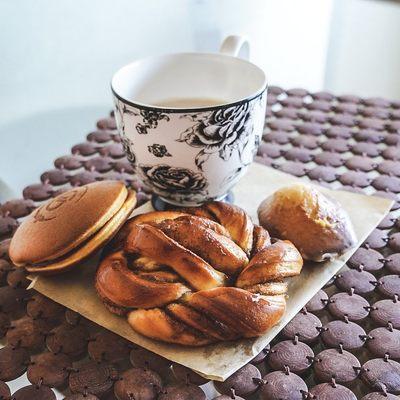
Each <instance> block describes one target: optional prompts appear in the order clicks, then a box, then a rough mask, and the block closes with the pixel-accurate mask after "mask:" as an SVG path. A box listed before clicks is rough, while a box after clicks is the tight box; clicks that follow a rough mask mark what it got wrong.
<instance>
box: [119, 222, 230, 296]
mask: <svg viewBox="0 0 400 400" xmlns="http://www.w3.org/2000/svg"><path fill="white" fill-rule="evenodd" d="M125 251H126V252H128V253H133V254H140V255H143V256H146V257H151V258H152V259H153V260H154V261H156V262H157V263H159V264H161V265H167V266H169V267H171V268H172V269H173V270H174V271H176V272H177V273H178V274H179V275H181V276H182V278H183V279H185V281H186V282H188V284H189V285H190V286H191V287H193V288H194V289H197V290H201V289H210V288H213V287H217V286H222V285H224V283H225V282H226V276H225V275H224V274H223V273H221V272H218V271H217V270H215V269H214V268H213V267H212V266H211V265H210V264H208V263H207V262H206V261H204V260H203V259H202V258H200V257H199V256H197V255H196V254H194V253H193V252H191V251H190V250H188V249H186V248H184V247H183V246H181V245H180V244H179V243H177V242H176V241H175V240H173V239H171V238H169V237H168V236H167V235H165V233H163V232H162V231H160V230H159V229H157V228H155V227H154V226H151V225H147V224H144V225H136V224H134V225H133V226H132V230H131V232H130V234H129V236H128V238H127V240H126V243H125Z"/></svg>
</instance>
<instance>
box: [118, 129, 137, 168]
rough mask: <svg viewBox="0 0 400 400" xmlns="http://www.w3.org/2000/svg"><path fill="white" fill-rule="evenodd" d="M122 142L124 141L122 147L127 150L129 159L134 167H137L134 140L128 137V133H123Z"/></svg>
mask: <svg viewBox="0 0 400 400" xmlns="http://www.w3.org/2000/svg"><path fill="white" fill-rule="evenodd" d="M121 143H122V147H123V149H124V151H125V154H126V158H127V160H128V161H129V162H130V163H131V164H132V166H133V167H135V166H136V155H135V152H134V151H133V142H132V140H130V139H129V138H127V137H126V135H124V134H122V135H121Z"/></svg>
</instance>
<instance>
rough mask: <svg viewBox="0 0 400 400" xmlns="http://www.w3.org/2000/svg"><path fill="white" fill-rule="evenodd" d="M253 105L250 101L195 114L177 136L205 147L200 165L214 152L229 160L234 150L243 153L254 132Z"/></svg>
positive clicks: (181, 140)
mask: <svg viewBox="0 0 400 400" xmlns="http://www.w3.org/2000/svg"><path fill="white" fill-rule="evenodd" d="M250 116H251V106H250V103H249V102H246V103H243V104H239V105H238V106H232V107H229V108H225V109H224V108H223V109H218V110H215V111H212V112H211V113H204V114H198V115H194V119H195V121H196V123H195V124H194V125H193V126H191V127H190V128H188V129H186V130H185V131H184V132H183V133H182V134H181V136H180V138H179V139H177V141H178V142H186V143H187V144H188V145H189V146H192V147H199V148H201V150H200V152H199V153H198V154H197V156H196V159H195V162H196V165H197V167H198V168H199V169H203V164H204V163H205V162H206V161H207V160H208V158H209V156H210V155H211V154H213V153H217V152H218V154H219V156H220V157H221V158H222V159H223V160H225V161H227V160H229V158H230V157H231V156H232V153H233V151H234V150H237V151H239V155H241V152H242V150H243V148H244V146H245V145H246V141H247V138H248V136H249V135H250V134H251V132H252V124H251V123H250V122H251V117H250Z"/></svg>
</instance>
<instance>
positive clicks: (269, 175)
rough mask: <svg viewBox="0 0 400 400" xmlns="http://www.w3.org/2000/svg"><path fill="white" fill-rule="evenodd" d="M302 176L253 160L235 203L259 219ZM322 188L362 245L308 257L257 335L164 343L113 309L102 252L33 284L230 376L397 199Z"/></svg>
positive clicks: (172, 354)
mask: <svg viewBox="0 0 400 400" xmlns="http://www.w3.org/2000/svg"><path fill="white" fill-rule="evenodd" d="M299 181H300V179H298V178H294V177H293V176H291V175H287V174H284V173H282V172H279V171H276V170H274V169H271V168H268V167H265V166H263V165H260V164H253V165H252V166H251V167H250V169H249V172H248V173H247V175H246V176H245V177H243V178H242V180H241V181H240V182H239V184H238V185H237V186H236V187H235V189H234V196H235V204H237V205H239V206H241V207H243V208H244V209H245V210H246V211H247V212H248V213H249V214H250V215H251V216H252V217H253V219H254V220H255V221H257V207H258V205H259V204H260V202H261V201H262V200H263V199H264V198H265V197H267V196H268V195H270V194H272V193H273V192H274V191H275V190H277V189H278V188H279V187H281V186H285V185H288V184H290V183H294V182H299ZM319 189H320V190H321V191H323V192H325V193H327V194H329V195H330V196H331V197H333V198H335V199H336V200H338V201H339V202H340V203H341V204H342V206H343V207H344V208H345V209H346V210H347V211H348V213H349V215H350V217H351V220H352V222H353V225H354V228H355V231H356V234H357V239H358V245H357V246H356V247H355V248H354V249H352V250H350V251H348V252H347V253H346V254H344V255H343V256H341V257H340V258H337V259H335V260H333V261H330V262H325V263H323V264H312V263H307V264H306V265H305V266H304V268H303V271H302V273H301V274H300V276H298V277H295V278H292V279H290V284H289V291H288V295H289V298H288V302H287V310H286V313H285V315H284V317H283V318H282V320H281V321H280V323H279V324H278V325H276V326H275V327H273V328H272V329H270V330H269V331H268V332H267V333H266V334H265V335H264V336H262V337H259V338H257V339H251V340H249V339H246V340H240V341H234V342H226V343H221V344H215V345H209V346H203V347H199V348H188V347H184V346H176V345H169V344H163V343H160V342H156V341H154V340H151V339H147V338H145V337H143V336H141V335H139V334H137V333H135V332H134V331H133V330H132V329H131V328H130V326H129V325H128V323H127V322H126V320H125V318H123V317H118V316H116V315H113V314H111V313H110V312H108V311H107V310H106V309H105V307H104V306H103V304H102V302H101V301H100V300H99V298H98V296H97V295H96V292H95V289H94V285H93V276H94V272H95V269H96V265H97V261H98V258H99V256H98V255H97V256H96V257H94V258H93V259H91V260H89V261H88V262H86V263H84V264H82V265H81V266H80V267H78V268H77V269H75V270H74V271H71V272H69V273H68V274H65V275H59V276H54V277H35V278H34V280H33V282H32V285H31V287H33V288H35V289H36V290H37V291H39V292H41V293H43V294H44V295H46V296H48V297H50V298H51V299H53V300H55V301H57V302H58V303H61V304H63V305H64V306H66V307H68V308H70V309H72V310H74V311H76V312H78V313H79V314H82V315H83V316H85V317H86V318H88V319H90V320H92V321H94V322H96V323H97V324H99V325H101V326H103V327H105V328H107V329H109V330H111V331H113V332H115V333H117V334H119V335H121V336H123V337H124V338H126V339H128V340H130V341H132V342H134V343H136V344H138V345H140V346H142V347H145V348H146V349H148V350H151V351H153V352H155V353H158V354H160V355H162V356H164V357H166V358H168V359H170V360H172V361H175V362H177V363H180V364H183V365H185V366H187V367H189V368H191V369H193V370H195V371H197V372H199V373H200V374H201V375H203V376H205V377H207V378H209V379H214V380H224V379H226V378H227V377H228V376H230V375H231V374H232V373H233V372H235V371H236V370H238V369H239V368H240V367H242V366H243V365H244V364H246V363H247V362H249V361H250V360H251V359H252V358H253V357H254V356H255V355H257V354H258V353H259V352H260V351H261V350H262V349H263V348H264V347H265V346H266V345H267V344H268V343H269V342H270V341H271V340H272V339H273V338H274V337H275V336H276V335H277V334H278V332H279V331H280V330H281V329H282V328H283V327H284V326H285V325H286V324H287V323H288V322H289V321H290V320H291V319H292V318H293V317H294V316H295V315H296V314H297V312H298V311H299V310H300V309H301V308H302V307H303V306H304V305H305V304H306V303H307V302H308V300H310V299H311V297H312V296H313V295H314V294H315V293H316V292H317V291H318V290H319V289H320V288H321V287H322V286H323V285H324V284H325V283H326V282H327V281H328V280H329V279H330V278H331V277H332V276H333V275H334V274H335V273H337V272H338V271H339V269H340V268H341V267H342V266H343V264H344V263H345V262H346V260H347V259H348V258H349V257H350V256H351V255H352V254H353V253H354V251H355V250H356V249H357V248H358V247H359V245H361V243H362V242H363V241H364V240H365V239H366V238H367V236H368V235H369V234H370V232H371V231H372V230H373V229H374V228H375V227H376V226H377V225H378V224H379V222H380V221H381V220H382V218H383V217H384V216H385V215H386V213H387V212H388V211H389V210H390V207H391V205H392V201H390V200H387V199H383V198H379V197H371V196H364V195H359V194H355V193H350V192H344V191H338V190H328V189H326V188H322V187H319ZM149 210H151V205H150V203H147V204H145V205H143V206H142V207H140V209H137V210H135V212H136V213H142V212H145V211H149Z"/></svg>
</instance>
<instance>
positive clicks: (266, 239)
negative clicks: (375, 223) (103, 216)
mask: <svg viewBox="0 0 400 400" xmlns="http://www.w3.org/2000/svg"><path fill="white" fill-rule="evenodd" d="M184 211H185V212H183V213H181V212H176V213H175V212H155V213H149V214H144V215H142V216H138V217H135V218H134V219H132V220H131V221H129V222H127V223H126V225H125V228H124V234H123V240H122V242H123V243H124V246H123V249H122V247H121V245H120V242H116V244H115V247H114V250H113V251H112V250H111V251H112V252H111V253H108V255H107V254H105V258H104V259H103V261H102V263H101V264H100V267H99V269H98V272H97V277H96V288H97V290H98V292H99V295H100V297H101V298H102V299H103V301H105V303H106V304H107V307H108V308H110V305H111V307H116V311H117V312H121V310H122V311H124V310H127V309H131V308H137V309H136V310H134V311H131V312H129V313H128V322H129V324H130V325H131V326H132V328H133V329H134V330H136V331H137V332H139V333H141V334H143V335H145V336H148V337H151V338H153V339H156V340H162V341H165V342H169V343H179V344H183V345H190V346H200V345H204V344H208V343H213V342H215V341H223V340H234V339H238V338H245V337H255V336H259V335H262V334H263V333H265V331H266V330H268V329H269V328H271V327H272V326H273V325H275V324H276V323H277V322H278V321H279V320H280V318H281V317H282V315H283V313H284V311H285V306H286V301H285V294H286V291H287V284H286V282H284V281H283V279H285V278H286V277H290V276H294V275H297V274H299V273H300V270H301V267H302V258H301V256H300V254H299V252H298V251H297V250H296V248H295V247H294V246H293V245H292V244H291V243H290V242H283V241H278V242H276V243H274V244H271V241H270V236H269V234H268V232H267V231H265V230H264V229H263V228H262V227H259V226H254V225H253V223H252V222H251V220H250V218H249V217H248V216H247V214H246V213H245V212H244V211H243V210H241V209H240V208H238V207H235V206H232V205H227V204H223V203H219V202H211V203H207V204H205V205H204V206H202V207H198V208H191V209H185V210H184ZM249 255H251V257H250V259H249ZM115 259H116V260H117V262H116V264H115V265H113V262H114V261H113V260H115ZM128 263H129V264H128ZM221 271H223V273H222V272H221ZM225 274H226V275H225ZM161 286H163V287H165V289H163V290H160V287H161ZM189 287H190V288H191V290H189V289H188V288H189ZM157 288H158V289H157ZM151 293H153V294H151ZM154 297H155V298H154ZM149 307H150V308H149Z"/></svg>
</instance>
